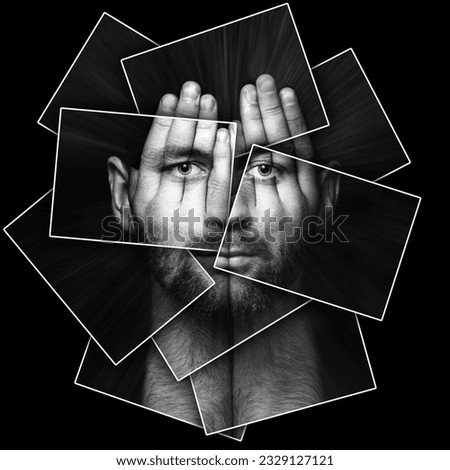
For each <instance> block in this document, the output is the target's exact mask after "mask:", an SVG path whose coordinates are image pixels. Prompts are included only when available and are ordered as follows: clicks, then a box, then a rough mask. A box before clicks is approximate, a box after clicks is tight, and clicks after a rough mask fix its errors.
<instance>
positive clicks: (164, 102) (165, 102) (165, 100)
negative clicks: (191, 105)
mask: <svg viewBox="0 0 450 470" xmlns="http://www.w3.org/2000/svg"><path fill="white" fill-rule="evenodd" d="M176 105H177V99H176V97H175V96H174V95H164V96H163V97H162V98H161V109H162V110H163V111H169V110H172V109H174V108H175V107H176Z"/></svg>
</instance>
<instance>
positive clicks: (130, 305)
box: [4, 191, 214, 364]
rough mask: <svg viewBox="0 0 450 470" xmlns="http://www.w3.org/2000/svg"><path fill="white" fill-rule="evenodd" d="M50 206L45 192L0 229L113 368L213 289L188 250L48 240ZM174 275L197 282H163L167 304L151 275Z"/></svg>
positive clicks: (205, 274) (49, 197)
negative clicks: (168, 291) (179, 274)
mask: <svg viewBox="0 0 450 470" xmlns="http://www.w3.org/2000/svg"><path fill="white" fill-rule="evenodd" d="M50 207H51V191H49V192H48V193H47V194H45V195H44V196H43V197H42V198H41V199H39V200H38V201H37V202H36V203H35V204H33V205H32V206H31V207H30V208H28V209H27V210H26V211H25V212H24V213H23V214H21V215H20V216H19V217H18V218H16V219H15V220H14V221H13V222H11V223H10V224H9V225H8V226H7V227H5V229H4V230H5V232H6V234H7V235H8V236H9V238H10V239H11V240H12V242H13V243H14V244H15V245H16V246H17V248H18V249H19V250H20V252H21V253H22V254H23V255H24V256H25V257H26V258H27V259H28V261H29V262H30V263H31V265H32V266H33V267H34V268H35V269H36V271H37V272H38V273H39V274H40V275H41V277H42V278H43V279H44V280H45V282H46V283H47V284H48V285H49V286H50V288H51V289H52V290H53V291H54V292H55V293H56V295H57V296H58V297H59V298H60V299H61V301H62V302H63V304H64V305H65V306H66V307H67V308H68V309H69V311H70V312H71V313H72V314H73V315H74V316H75V318H76V319H77V320H78V321H79V322H80V324H81V325H82V326H83V327H84V328H85V330H86V331H87V332H88V333H89V335H90V336H91V337H92V338H93V339H94V341H95V342H96V343H97V344H98V345H99V347H100V348H101V349H102V350H103V352H104V353H105V354H106V356H107V357H108V358H109V360H110V361H111V362H112V364H118V363H119V362H121V361H122V360H123V359H124V358H125V357H126V356H128V355H129V354H130V353H131V352H132V351H134V350H135V349H136V348H138V347H139V346H140V345H141V344H142V343H144V342H145V341H147V340H148V339H149V338H150V337H151V335H153V334H154V333H156V332H157V331H158V330H159V329H160V328H162V327H163V326H164V325H165V324H166V323H167V322H168V321H169V320H171V319H172V318H173V317H174V316H175V315H177V314H179V313H180V312H181V311H182V310H183V309H184V308H186V307H187V306H188V305H189V304H190V303H192V302H193V301H195V300H196V298H198V297H199V296H201V295H202V294H203V293H204V292H206V290H208V289H209V288H210V287H211V286H212V285H213V284H214V281H213V280H212V279H211V277H210V276H209V275H208V274H207V272H206V271H205V270H204V269H203V268H202V266H201V265H200V263H199V262H198V261H197V260H196V259H195V258H194V257H193V256H192V255H191V254H190V252H189V251H187V250H172V249H167V248H154V247H146V246H131V245H130V246H124V245H119V244H111V243H109V244H106V243H93V242H92V243H90V242H85V241H78V240H64V239H55V238H50V237H49V236H48V228H49V222H50ZM169 254H170V256H169V258H170V259H169V258H168V255H169ZM171 263H175V264H171ZM174 270H176V271H177V272H180V273H183V272H184V273H185V274H184V275H185V277H187V276H188V274H189V276H190V277H194V278H195V281H196V282H195V283H186V284H185V285H184V286H183V289H181V287H180V286H178V288H177V289H175V287H174V282H176V280H175V281H174V280H171V279H170V278H166V279H165V280H166V282H167V283H168V285H170V286H172V292H173V293H174V294H173V295H172V296H171V297H170V298H169V297H168V296H167V295H162V293H163V292H164V291H165V289H166V287H167V286H166V287H165V286H163V285H161V284H160V283H159V282H158V281H156V280H155V275H156V276H161V274H160V272H161V271H164V272H170V271H174ZM158 273H159V274H158ZM61 310H62V312H61V314H64V312H63V310H64V309H63V308H61ZM41 314H42V315H44V314H45V313H41ZM106 356H105V357H106Z"/></svg>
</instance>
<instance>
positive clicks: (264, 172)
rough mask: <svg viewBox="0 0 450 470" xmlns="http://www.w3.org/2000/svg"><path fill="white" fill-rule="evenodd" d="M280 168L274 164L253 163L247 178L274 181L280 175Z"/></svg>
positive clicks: (248, 170)
mask: <svg viewBox="0 0 450 470" xmlns="http://www.w3.org/2000/svg"><path fill="white" fill-rule="evenodd" d="M280 172H281V170H280V168H278V167H277V166H276V165H274V164H273V163H268V162H263V161H261V162H253V163H252V164H251V165H250V166H249V168H248V169H247V171H246V173H245V176H246V177H249V176H250V177H253V178H254V179H255V180H261V181H262V180H273V179H275V178H276V177H277V176H279V175H280Z"/></svg>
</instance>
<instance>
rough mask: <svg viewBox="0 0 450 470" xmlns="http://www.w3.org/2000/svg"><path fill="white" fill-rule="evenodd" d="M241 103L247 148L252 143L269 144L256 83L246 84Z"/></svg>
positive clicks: (242, 91)
mask: <svg viewBox="0 0 450 470" xmlns="http://www.w3.org/2000/svg"><path fill="white" fill-rule="evenodd" d="M239 105H240V113H241V121H242V129H243V133H244V136H245V142H246V144H247V150H248V149H249V148H250V147H251V146H252V144H259V145H264V144H267V138H266V133H265V131H264V126H263V121H262V117H261V113H260V110H259V105H258V94H257V91H256V88H255V86H254V85H245V86H244V87H243V88H242V90H241V95H240V100H239Z"/></svg>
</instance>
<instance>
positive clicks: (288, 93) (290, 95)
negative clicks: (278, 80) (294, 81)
mask: <svg viewBox="0 0 450 470" xmlns="http://www.w3.org/2000/svg"><path fill="white" fill-rule="evenodd" d="M281 99H282V101H283V104H286V105H293V104H296V103H297V95H296V94H295V91H294V90H292V88H287V89H284V90H283V93H282V95H281Z"/></svg>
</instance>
